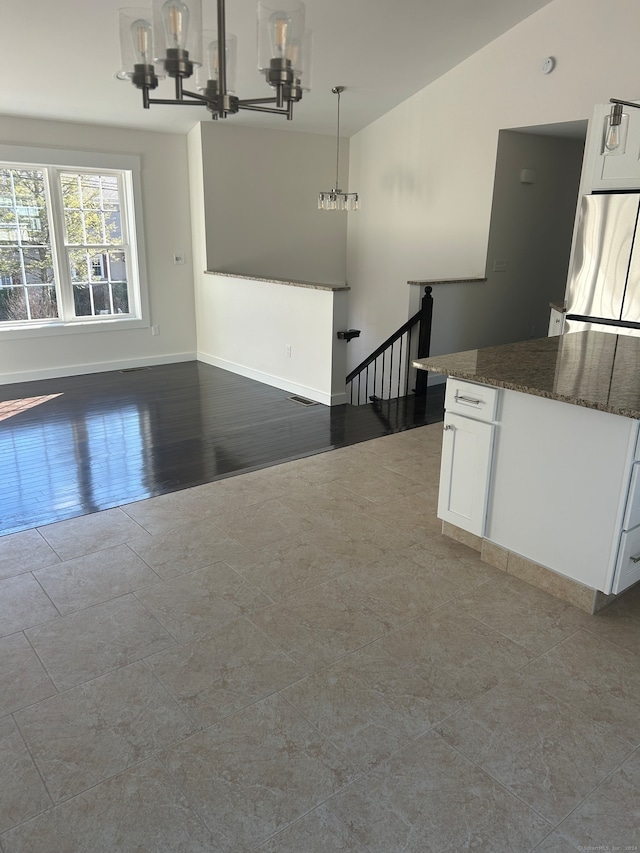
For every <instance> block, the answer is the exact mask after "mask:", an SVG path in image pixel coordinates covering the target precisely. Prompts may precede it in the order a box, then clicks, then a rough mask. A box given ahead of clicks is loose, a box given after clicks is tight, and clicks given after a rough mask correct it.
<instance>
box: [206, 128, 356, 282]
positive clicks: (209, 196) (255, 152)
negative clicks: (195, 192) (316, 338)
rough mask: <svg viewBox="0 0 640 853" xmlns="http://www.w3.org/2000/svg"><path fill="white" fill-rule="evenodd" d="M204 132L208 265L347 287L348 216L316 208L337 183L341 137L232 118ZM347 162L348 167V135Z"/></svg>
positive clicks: (344, 147) (343, 152)
mask: <svg viewBox="0 0 640 853" xmlns="http://www.w3.org/2000/svg"><path fill="white" fill-rule="evenodd" d="M200 133H201V140H202V143H201V144H202V152H203V153H202V168H203V176H204V199H205V215H206V231H207V237H206V239H207V269H210V270H217V271H218V272H234V273H240V274H243V275H259V276H267V277H272V278H285V279H290V280H294V281H299V280H303V281H314V282H320V283H323V284H344V281H345V274H346V251H347V219H346V213H345V212H339V211H324V210H318V192H319V191H320V190H325V189H331V188H332V187H333V183H334V181H335V155H336V147H335V145H336V141H335V136H334V137H331V136H321V135H314V134H305V133H298V132H295V131H291V130H265V129H259V128H248V127H240V126H238V125H233V123H232V120H229V121H228V122H221V121H217V122H207V123H203V124H201V125H200ZM341 162H342V163H343V164H344V167H345V169H344V171H345V172H346V168H347V165H348V141H347V140H342V142H341ZM343 189H344V188H343Z"/></svg>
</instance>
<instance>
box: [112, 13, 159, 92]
mask: <svg viewBox="0 0 640 853" xmlns="http://www.w3.org/2000/svg"><path fill="white" fill-rule="evenodd" d="M118 19H119V25H120V71H119V72H118V73H117V75H116V76H117V77H118V79H120V80H132V79H133V77H134V75H135V74H136V73H137V72H136V66H138V72H139V71H140V70H141V69H140V66H144V67H146V68H148V69H151V73H154V68H153V63H154V61H155V60H154V57H155V52H154V47H153V24H152V23H151V9H149V8H145V7H142V6H130V7H128V8H125V9H120V10H119V12H118ZM156 76H160V75H158V74H157V73H156Z"/></svg>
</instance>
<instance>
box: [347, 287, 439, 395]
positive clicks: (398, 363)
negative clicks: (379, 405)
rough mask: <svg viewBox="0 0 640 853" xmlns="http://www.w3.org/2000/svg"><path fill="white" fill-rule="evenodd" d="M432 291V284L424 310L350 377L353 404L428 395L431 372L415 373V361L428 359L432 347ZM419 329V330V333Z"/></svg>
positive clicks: (415, 315) (422, 302)
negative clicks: (413, 378) (428, 378)
mask: <svg viewBox="0 0 640 853" xmlns="http://www.w3.org/2000/svg"><path fill="white" fill-rule="evenodd" d="M431 291H432V288H431V287H429V286H428V285H427V286H426V287H425V289H424V295H423V297H422V300H421V303H420V310H419V311H417V312H416V313H415V314H414V315H413V317H410V318H409V319H408V320H407V322H406V323H403V325H402V326H400V328H399V329H398V330H397V331H396V332H394V333H393V334H392V335H391V337H389V338H387V340H386V341H385V342H384V343H382V344H380V346H379V347H378V348H377V349H375V350H374V351H373V352H372V353H371V355H369V356H368V357H367V358H365V359H364V361H362V362H361V363H360V364H359V365H358V366H357V367H356V368H354V369H353V370H352V371H351V373H349V374H348V376H347V380H346V381H347V399H348V400H349V402H350V403H351V404H353V405H362V404H363V403H367V402H369V401H373V402H375V401H377V400H390V399H393V398H395V397H407V396H409V393H415V395H416V396H424V395H425V394H426V392H427V372H426V371H425V370H413V369H412V368H411V362H412V361H413V359H414V358H426V357H427V356H428V355H429V349H430V347H431V324H432V320H433V297H432V296H431ZM416 326H418V329H417V331H416ZM414 374H417V375H415V388H412V389H411V392H410V391H409V385H410V384H412V383H411V377H412V376H413V375H414Z"/></svg>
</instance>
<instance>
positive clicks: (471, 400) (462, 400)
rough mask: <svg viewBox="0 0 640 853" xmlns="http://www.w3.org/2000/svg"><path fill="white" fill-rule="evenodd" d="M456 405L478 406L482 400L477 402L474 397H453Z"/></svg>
mask: <svg viewBox="0 0 640 853" xmlns="http://www.w3.org/2000/svg"><path fill="white" fill-rule="evenodd" d="M455 400H456V403H471V405H472V406H480V405H481V404H482V403H484V400H477V399H475V398H474V397H464V396H463V395H462V394H460V395H459V396H458V394H456V396H455Z"/></svg>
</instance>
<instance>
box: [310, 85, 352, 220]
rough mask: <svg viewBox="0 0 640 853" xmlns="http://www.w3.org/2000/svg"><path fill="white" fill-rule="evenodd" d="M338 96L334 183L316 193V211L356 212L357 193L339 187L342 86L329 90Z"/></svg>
mask: <svg viewBox="0 0 640 853" xmlns="http://www.w3.org/2000/svg"><path fill="white" fill-rule="evenodd" d="M331 91H332V92H333V93H334V95H337V96H338V117H337V122H336V183H335V187H334V188H333V189H332V190H322V191H321V192H319V193H318V210H357V209H358V208H359V207H360V199H359V196H358V193H345V192H343V191H342V190H341V189H340V186H339V172H340V95H341V94H342V93H343V92H344V86H334V87H333V89H332V90H331Z"/></svg>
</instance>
